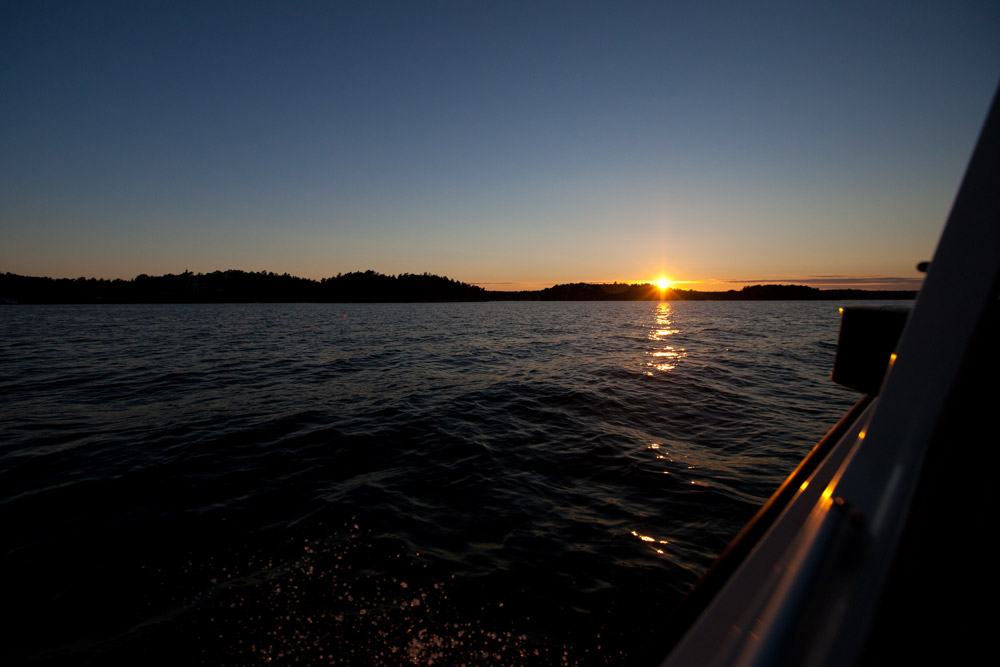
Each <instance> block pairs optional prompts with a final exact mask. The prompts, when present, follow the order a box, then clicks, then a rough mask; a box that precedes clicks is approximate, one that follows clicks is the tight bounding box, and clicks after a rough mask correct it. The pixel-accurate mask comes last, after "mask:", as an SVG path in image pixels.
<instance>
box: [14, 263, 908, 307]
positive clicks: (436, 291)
mask: <svg viewBox="0 0 1000 667" xmlns="http://www.w3.org/2000/svg"><path fill="white" fill-rule="evenodd" d="M915 296H916V292H915V291H886V290H856V289H848V290H820V289H816V288H815V287H807V286H805V285H751V286H747V287H744V288H743V289H741V290H739V291H737V290H729V291H726V292H698V291H695V290H683V289H667V290H662V291H661V290H660V289H659V288H658V287H657V286H656V285H652V284H649V283H641V284H639V283H632V284H629V283H613V284H596V283H569V284H564V285H554V286H552V287H547V288H545V289H542V290H533V291H520V292H515V291H512V292H501V291H488V290H485V289H483V288H482V287H478V286H476V285H470V284H468V283H463V282H459V281H457V280H452V279H450V278H446V277H442V276H437V275H433V274H429V273H422V274H412V273H401V274H399V275H395V276H389V275H385V274H382V273H376V272H375V271H371V270H369V271H355V272H353V273H344V274H337V275H336V276H333V277H331V278H324V279H322V280H318V281H317V280H310V279H308V278H298V277H296V276H291V275H289V274H287V273H284V274H281V275H279V274H276V273H270V272H267V271H259V272H256V273H255V272H253V271H237V270H229V271H215V272H213V273H191V272H190V271H185V272H184V273H181V274H176V275H175V274H167V275H163V276H147V275H146V274H141V275H139V276H136V277H135V278H133V279H132V280H121V279H116V280H104V279H97V278H76V279H72V278H35V277H28V276H19V275H16V274H13V273H4V274H0V303H5V304H19V303H24V304H29V303H254V302H260V303H363V302H368V303H378V302H421V301H659V300H660V299H664V300H669V301H775V300H808V301H814V300H838V301H842V300H856V299H912V298H914V297H915Z"/></svg>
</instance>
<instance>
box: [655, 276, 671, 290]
mask: <svg viewBox="0 0 1000 667" xmlns="http://www.w3.org/2000/svg"><path fill="white" fill-rule="evenodd" d="M656 286H657V287H659V288H660V289H661V290H665V289H667V288H668V287H670V281H669V280H667V279H666V278H660V279H659V280H657V281H656Z"/></svg>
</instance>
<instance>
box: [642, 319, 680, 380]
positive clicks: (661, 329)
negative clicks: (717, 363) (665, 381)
mask: <svg viewBox="0 0 1000 667" xmlns="http://www.w3.org/2000/svg"><path fill="white" fill-rule="evenodd" d="M678 333H680V329H677V328H676V327H675V325H674V323H673V320H671V306H670V304H669V303H660V304H658V305H657V307H656V315H655V319H654V326H653V328H652V329H650V331H649V340H651V341H655V342H657V343H661V342H665V341H667V340H670V339H671V338H670V337H671V336H674V335H675V334H678ZM650 355H651V356H652V357H653V360H652V361H650V362H649V363H648V364H647V366H650V367H652V368H654V369H656V370H658V371H660V372H664V373H665V372H669V371H672V370H674V369H675V368H677V362H678V361H679V360H680V359H682V358H684V357H686V356H687V351H685V349H684V348H683V347H680V346H676V345H666V344H664V345H659V346H657V347H656V348H655V349H654V350H652V351H651V352H650ZM652 374H653V372H652V371H647V375H652Z"/></svg>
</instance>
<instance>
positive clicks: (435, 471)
mask: <svg viewBox="0 0 1000 667" xmlns="http://www.w3.org/2000/svg"><path fill="white" fill-rule="evenodd" d="M838 324H839V315H838V313H837V304H835V303H829V302H825V303H824V302H756V303H724V302H708V303H705V302H703V303H685V302H673V303H670V302H668V303H649V302H630V303H462V304H372V305H343V304H315V305H314V304H308V305H298V304H278V305H256V304H255V305H157V306H146V305H141V306H17V307H4V308H2V309H0V331H2V337H0V395H2V403H0V407H2V420H0V447H2V449H0V519H2V525H3V530H4V538H3V541H2V547H0V553H2V567H3V571H4V573H5V575H6V577H7V579H8V582H10V583H9V589H10V595H9V596H7V600H6V604H5V606H6V608H7V609H8V611H9V612H11V613H12V614H13V615H14V616H15V620H14V621H13V623H11V624H9V625H8V627H7V628H5V635H7V638H6V639H5V640H4V642H3V643H2V649H0V651H2V653H0V657H2V660H0V661H2V662H12V663H22V662H33V663H38V664H94V665H105V664H121V663H133V664H149V663H172V664H192V663H194V664H201V663H204V664H212V665H215V664H233V665H257V664H288V663H293V662H298V663H299V664H329V663H333V664H356V665H368V664H376V665H400V664H402V665H406V664H421V665H422V664H441V665H461V664H466V665H483V664H486V665H494V664H496V665H499V664H512V665H521V664H545V665H549V664H582V665H590V664H620V663H622V662H624V660H625V658H626V656H628V655H629V653H630V652H632V651H634V650H635V649H636V647H637V646H639V645H640V644H643V643H644V642H646V641H647V640H648V639H649V636H650V631H651V629H652V628H653V627H654V625H655V624H656V623H657V622H658V621H660V620H661V619H662V618H663V616H664V614H666V613H667V612H668V611H669V609H670V608H671V606H672V605H673V604H675V603H676V602H677V600H678V599H679V598H680V597H681V595H682V594H683V593H684V591H686V590H687V589H688V588H689V587H690V585H691V584H692V583H693V582H694V581H695V580H696V578H697V577H698V575H699V574H700V573H701V572H702V571H703V570H704V568H705V567H707V566H708V565H709V564H710V563H711V560H712V558H713V557H714V556H715V555H716V554H717V553H718V552H719V551H720V550H721V549H722V548H723V547H724V546H725V545H726V544H727V542H728V541H729V540H730V539H731V537H732V536H733V535H735V533H736V532H737V531H738V530H739V528H740V527H741V526H742V523H743V522H744V521H746V520H747V519H748V518H749V517H750V516H751V515H752V514H753V512H754V511H755V509H756V507H757V506H758V505H759V504H760V503H762V502H763V501H764V500H766V498H767V497H768V495H770V493H771V492H772V491H773V490H774V489H775V488H776V487H777V485H778V484H780V482H781V481H782V479H783V478H784V476H785V475H787V473H788V472H790V471H791V469H793V468H794V467H795V465H796V464H797V462H798V461H799V460H800V459H801V457H802V456H803V455H804V454H805V453H806V452H807V451H808V450H809V448H810V447H812V445H813V444H814V443H815V442H816V441H817V440H818V439H819V438H820V437H821V436H822V435H823V434H824V433H825V432H826V430H827V429H828V428H829V427H830V426H831V425H832V424H833V423H834V422H835V421H836V420H837V419H838V418H839V417H840V415H841V414H842V413H843V412H844V411H845V410H846V409H847V408H848V407H849V406H850V405H851V404H852V403H853V402H854V400H855V398H856V396H855V395H854V394H853V393H852V392H849V391H847V390H844V389H841V388H839V387H837V386H835V385H834V384H833V383H832V382H831V381H830V380H829V379H828V376H829V369H830V367H831V364H832V359H833V352H834V348H835V341H836V335H837V327H838Z"/></svg>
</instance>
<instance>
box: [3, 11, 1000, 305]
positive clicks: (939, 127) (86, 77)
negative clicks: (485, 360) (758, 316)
mask: <svg viewBox="0 0 1000 667" xmlns="http://www.w3.org/2000/svg"><path fill="white" fill-rule="evenodd" d="M286 4H287V6H285V5H286ZM801 5H806V6H801ZM998 81H1000V4H998V3H996V2H995V1H990V2H950V3H931V2H901V3H862V2H858V3H853V2H836V3H833V2H830V3H826V2H823V3H739V2H704V3H671V2H660V3H653V2H640V3H617V2H616V3H610V2H606V3H605V2H565V3H563V2H560V3H556V2H531V3H517V2H471V1H470V2H451V3H437V2H399V3H377V2H329V3H327V2H322V3H320V2H312V3H243V2H226V3H222V2H199V3H190V4H188V3H181V2H163V3H159V2H123V3H102V2H95V3H80V2H71V3H50V2H14V3H4V5H3V8H2V9H0V118H2V120H3V122H2V123H0V236H2V238H3V243H2V244H0V271H11V272H14V273H20V274H26V275H50V276H67V277H76V276H81V275H82V276H88V277H90V276H95V277H106V278H115V277H123V278H131V277H134V276H135V275H137V274H139V273H149V274H159V273H166V272H173V273H177V272H181V271H184V270H191V271H212V270H216V269H227V268H238V269H245V270H262V269H266V270H269V271H275V272H278V273H283V272H288V273H292V274H295V275H301V276H307V277H312V278H320V277H324V276H329V275H335V274H336V273H339V272H347V271H353V270H363V269H368V268H371V269H374V270H376V271H381V272H383V273H390V274H394V273H401V272H423V271H429V272H432V273H438V274H442V275H448V276H449V277H452V278H456V279H459V280H463V281H466V282H474V283H478V284H483V285H485V286H487V287H494V288H503V287H505V286H514V287H543V286H547V285H551V284H554V283H560V282H575V281H612V280H619V281H625V280H650V279H654V278H656V277H658V276H660V275H662V274H665V275H667V276H669V277H671V278H673V279H675V280H686V281H699V282H691V283H686V285H687V286H690V287H694V288H703V289H704V288H713V289H714V288H720V287H721V286H727V285H728V286H733V287H739V286H740V284H741V283H742V282H743V281H750V282H762V281H767V282H800V283H802V282H805V283H810V282H812V283H813V284H817V285H824V286H836V285H839V284H850V285H861V286H864V285H872V286H874V285H875V284H877V283H879V282H893V281H886V280H884V279H885V278H893V277H899V278H904V279H914V278H916V277H917V276H918V274H917V273H916V272H915V271H914V270H913V267H914V265H915V264H916V262H917V261H919V260H922V259H928V258H929V257H930V256H931V253H932V251H933V248H934V244H935V243H936V240H937V237H938V235H939V233H940V229H941V225H942V223H943V221H944V219H945V217H946V215H947V212H948V209H949V207H950V205H951V201H952V199H953V197H954V194H955V190H956V188H957V186H958V183H959V181H960V179H961V176H962V172H963V170H964V168H965V164H966V162H967V160H968V158H969V155H970V153H971V150H972V146H973V144H974V142H975V139H976V136H977V134H978V132H979V129H980V126H981V124H982V121H983V119H984V117H985V113H986V109H987V107H988V105H989V102H990V100H991V98H992V96H993V94H994V91H995V89H996V86H997V84H998ZM871 278H878V279H879V280H874V281H872V280H870V279H871Z"/></svg>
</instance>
